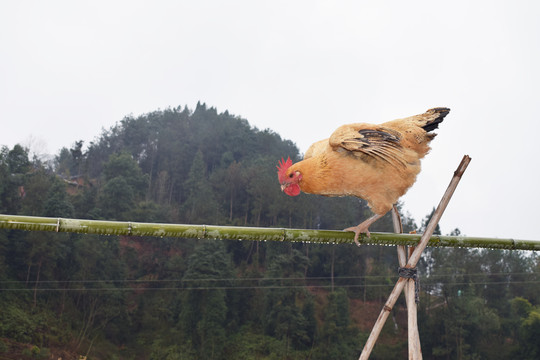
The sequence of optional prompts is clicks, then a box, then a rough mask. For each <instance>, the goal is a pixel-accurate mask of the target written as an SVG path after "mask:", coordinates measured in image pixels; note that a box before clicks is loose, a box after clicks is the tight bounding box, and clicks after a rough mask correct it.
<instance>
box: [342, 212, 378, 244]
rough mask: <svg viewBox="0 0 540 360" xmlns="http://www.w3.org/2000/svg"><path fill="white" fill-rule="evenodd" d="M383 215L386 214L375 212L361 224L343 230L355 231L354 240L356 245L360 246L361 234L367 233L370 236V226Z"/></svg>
mask: <svg viewBox="0 0 540 360" xmlns="http://www.w3.org/2000/svg"><path fill="white" fill-rule="evenodd" d="M383 216H384V214H383V215H379V214H375V215H373V216H372V217H370V218H369V219H367V220H366V221H364V222H362V223H361V224H358V225H356V226H353V227H349V228H346V229H344V230H343V231H352V232H354V242H355V243H356V245H358V246H360V242H359V241H358V237H359V236H360V234H366V235H367V236H368V237H370V236H371V234H370V233H369V230H368V228H369V227H370V225H371V224H373V223H374V222H375V221H377V220H379V219H380V218H382V217H383Z"/></svg>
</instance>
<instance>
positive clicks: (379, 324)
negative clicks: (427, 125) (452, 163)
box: [359, 155, 471, 360]
mask: <svg viewBox="0 0 540 360" xmlns="http://www.w3.org/2000/svg"><path fill="white" fill-rule="evenodd" d="M470 162H471V158H470V157H469V156H467V155H465V156H464V157H463V160H461V163H460V164H459V166H458V168H457V170H456V171H455V172H454V176H453V177H452V180H451V181H450V184H449V185H448V188H447V189H446V192H445V193H444V195H443V197H442V199H441V201H440V203H439V206H438V207H437V209H436V210H435V212H434V213H433V216H432V217H431V220H430V221H429V223H428V225H427V227H426V231H425V232H424V234H423V235H422V238H421V239H420V242H419V243H418V246H417V247H416V249H415V250H414V251H413V253H412V254H411V256H410V257H409V260H408V261H407V264H406V265H405V266H404V267H406V268H411V269H412V268H414V267H416V264H417V263H418V261H419V260H420V256H421V255H422V252H423V251H424V249H425V248H426V246H427V244H428V241H429V238H430V237H431V235H432V234H433V232H434V231H435V228H436V227H437V224H438V223H439V221H440V220H441V217H442V214H443V213H444V210H445V209H446V206H447V205H448V202H449V201H450V199H451V198H452V195H453V194H454V191H455V190H456V187H457V185H458V183H459V181H460V180H461V177H462V176H463V173H464V172H465V170H466V169H467V166H468V165H469V163H470ZM408 280H409V279H406V278H402V277H400V278H399V279H398V281H397V282H396V285H395V286H394V289H393V290H392V292H391V293H390V295H389V296H388V300H387V301H386V303H385V304H384V306H383V309H382V310H381V313H380V314H379V317H378V318H377V321H376V322H375V325H374V326H373V329H372V330H371V334H370V335H369V338H368V339H367V341H366V344H365V345H364V349H363V350H362V353H361V354H360V357H359V360H367V359H368V358H369V355H370V354H371V351H372V350H373V347H374V346H375V342H376V341H377V338H378V337H379V334H380V333H381V330H382V328H383V326H384V323H385V322H386V319H387V318H388V315H389V314H390V311H392V307H393V306H394V304H395V303H396V301H397V299H398V297H399V294H400V293H401V291H402V290H403V288H404V287H405V283H406V282H407V281H408Z"/></svg>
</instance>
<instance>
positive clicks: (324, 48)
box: [0, 0, 540, 239]
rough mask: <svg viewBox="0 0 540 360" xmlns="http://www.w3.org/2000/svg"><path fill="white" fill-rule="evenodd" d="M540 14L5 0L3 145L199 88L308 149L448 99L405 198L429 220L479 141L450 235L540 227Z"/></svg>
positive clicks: (533, 233) (213, 102)
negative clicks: (352, 126) (349, 127)
mask: <svg viewBox="0 0 540 360" xmlns="http://www.w3.org/2000/svg"><path fill="white" fill-rule="evenodd" d="M539 19H540V2H538V1H520V0H513V1H493V0H491V1H470V0H467V1H445V2H440V1H369V2H368V1H358V0H356V1H316V0H310V1H291V0H288V1H276V0H274V1H253V0H249V1H235V0H229V1H218V0H215V1H203V0H197V1H134V0H130V1H96V0H94V1H88V2H84V3H83V2H80V1H9V2H8V1H3V2H2V3H1V4H0V119H1V123H2V130H1V131H0V145H7V146H9V147H10V148H11V147H12V146H13V145H14V144H15V143H22V144H24V145H25V146H30V148H31V150H32V151H35V152H37V153H40V154H43V153H49V154H56V153H57V152H58V150H59V149H60V148H62V147H64V146H65V147H70V146H71V145H72V144H73V143H74V142H75V141H76V140H79V139H82V140H85V141H86V142H89V141H91V140H93V139H94V138H96V137H97V136H99V134H100V133H101V129H102V128H105V129H108V128H110V127H111V126H113V125H114V124H115V123H116V122H117V121H119V120H121V119H122V118H123V117H125V116H126V115H129V114H132V115H134V116H137V115H140V114H143V113H146V112H150V111H154V110H157V109H166V108H168V107H176V106H178V105H182V106H185V105H187V106H188V107H189V108H191V109H193V108H194V107H195V105H196V103H197V101H199V100H200V101H201V102H205V103H206V104H207V105H208V106H213V107H216V108H217V110H218V112H223V111H225V110H228V111H229V112H230V113H232V114H235V115H238V116H241V117H243V118H245V119H247V120H248V121H249V122H250V123H251V124H252V125H253V126H256V127H258V128H259V129H265V128H270V129H272V130H274V131H275V132H277V133H279V134H280V135H281V136H282V137H283V138H286V139H290V140H292V141H293V142H295V143H296V144H297V145H298V147H299V148H300V150H301V151H302V152H304V151H305V150H307V148H308V146H309V145H310V144H311V143H312V142H314V141H316V140H320V139H323V138H326V137H328V136H329V135H330V134H331V133H332V132H333V131H334V129H336V128H337V127H338V126H339V125H342V124H345V123H352V122H373V123H378V122H384V121H387V120H392V119H395V118H401V117H405V116H409V115H414V114H418V113H422V112H424V111H425V110H427V109H428V108H431V107H436V106H446V107H449V108H451V109H452V111H451V113H450V114H449V115H448V116H447V118H446V120H445V122H444V123H443V124H442V125H441V126H440V129H439V130H438V133H439V135H438V136H437V138H435V140H434V141H433V142H432V148H433V150H432V152H431V153H430V154H429V155H428V156H427V157H426V159H425V160H424V161H423V170H422V173H421V174H420V175H419V177H418V181H417V183H416V184H415V185H414V186H413V188H411V190H409V192H408V193H407V194H406V195H405V196H404V197H403V201H404V202H405V209H406V210H407V211H409V212H410V213H411V215H412V216H413V217H414V218H416V219H417V221H418V222H420V220H421V218H423V217H424V216H425V215H426V214H427V213H429V212H430V211H431V209H432V208H433V207H434V206H436V205H437V204H438V202H439V200H440V198H441V196H442V194H443V193H444V191H445V189H446V187H447V185H448V183H449V181H450V178H451V176H452V173H453V171H454V170H455V169H456V167H457V165H458V164H459V162H460V160H461V158H462V156H463V155H464V154H468V155H470V156H471V157H472V162H471V164H470V166H469V168H468V170H467V171H466V173H465V175H464V177H463V179H462V181H461V183H460V184H459V186H458V188H457V190H456V193H455V195H454V198H453V199H452V201H451V202H450V205H449V206H448V208H447V211H446V213H445V214H444V216H443V219H442V221H441V228H442V231H443V233H448V232H450V231H451V230H452V229H453V228H456V227H458V228H460V229H461V231H462V233H464V234H465V235H468V236H487V237H499V238H508V237H511V238H516V239H540V234H539V230H538V229H537V228H536V221H538V217H539V215H538V213H537V210H538V206H539V204H538V203H539V200H540V190H539V188H540V160H539V158H538V156H539V155H540V144H539V140H538V136H539V135H538V134H539V131H540V115H539V113H540V112H539V109H538V108H537V106H539V105H540V101H539V100H540V91H539V86H540V85H539V84H540V21H539ZM276 162H277V159H276ZM276 186H279V185H278V184H277V180H276ZM351 225H353V224H351Z"/></svg>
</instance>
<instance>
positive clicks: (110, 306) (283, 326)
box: [0, 103, 540, 360]
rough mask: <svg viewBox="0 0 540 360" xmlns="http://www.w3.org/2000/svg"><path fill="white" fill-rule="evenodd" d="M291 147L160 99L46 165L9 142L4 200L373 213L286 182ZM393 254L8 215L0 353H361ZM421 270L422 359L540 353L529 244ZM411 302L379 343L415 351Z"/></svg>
mask: <svg viewBox="0 0 540 360" xmlns="http://www.w3.org/2000/svg"><path fill="white" fill-rule="evenodd" d="M287 156H290V157H291V158H292V159H293V160H298V158H299V157H300V154H299V151H298V149H297V148H296V146H295V145H294V144H293V143H292V142H291V141H288V140H283V139H282V138H281V137H280V136H279V135H278V134H276V133H274V132H272V131H271V130H259V129H256V128H253V127H251V126H250V124H249V123H248V122H247V121H246V120H245V119H242V118H240V117H237V116H233V115H231V114H229V113H228V112H224V113H218V112H217V111H216V110H215V109H214V108H208V107H207V106H206V105H205V104H200V103H199V104H197V106H196V108H195V109H194V110H190V109H188V108H182V107H178V108H174V109H167V110H163V111H155V112H152V113H148V114H145V115H142V116H138V117H126V118H125V119H123V120H122V121H120V122H119V123H118V124H116V125H115V126H114V127H112V128H111V129H109V130H107V131H104V132H103V133H102V134H101V135H100V136H99V137H98V138H96V140H95V141H94V142H92V143H90V144H84V143H83V142H82V141H78V142H75V143H74V144H73V145H72V146H70V147H69V148H67V147H66V148H64V149H62V150H61V151H60V153H59V154H58V155H57V156H56V158H55V161H54V164H47V163H42V162H41V161H40V160H39V159H29V158H28V149H25V148H23V147H21V146H19V145H17V146H15V147H14V148H13V149H8V148H6V147H3V148H2V150H1V151H0V212H1V213H5V214H25V215H35V216H54V217H76V218H87V219H107V220H131V221H144V222H167V223H198V224H201V223H205V224H230V225H242V226H244V225H246V226H264V227H275V226H279V227H297V228H321V229H343V228H345V227H348V226H351V225H355V224H358V223H359V222H360V221H361V220H362V219H363V218H364V217H366V216H369V214H370V213H369V211H368V209H367V207H366V205H365V203H364V202H363V201H359V200H358V199H354V198H326V197H321V196H309V195H305V194H302V195H301V196H298V197H294V198H292V197H289V196H286V195H284V194H283V193H281V191H280V187H279V184H278V181H277V176H276V165H277V162H278V160H279V159H281V158H282V157H285V158H286V157H287ZM428 218H429V216H427V217H426V219H424V221H423V223H422V224H420V226H417V225H416V224H415V223H414V221H413V220H412V219H410V218H409V217H407V216H405V217H404V223H405V230H406V231H411V230H418V231H422V228H423V226H424V224H425V223H426V221H427V219H428ZM389 220H390V219H388V218H385V219H383V220H381V221H379V222H378V223H376V224H375V226H373V227H372V230H374V231H391V225H390V221H389ZM457 232H459V230H457V229H456V230H454V233H457ZM396 262H397V261H396V254H395V249H394V248H392V247H375V246H365V247H361V248H358V247H356V246H354V245H342V246H330V245H313V244H288V243H270V242H268V243H266V242H264V243H258V242H249V241H211V240H206V241H201V240H192V239H167V238H163V239H155V238H127V237H110V236H90V235H80V234H51V233H38V232H21V231H5V230H2V231H0V289H1V290H2V291H0V358H2V357H3V356H4V355H5V356H4V357H6V358H21V359H26V358H28V359H30V358H40V357H41V358H47V357H50V356H51V355H52V356H57V357H59V356H62V357H63V358H73V357H75V356H77V355H78V354H83V355H84V354H89V358H90V359H115V358H116V359H170V360H172V359H244V358H245V359H338V358H340V359H341V358H342V359H345V358H355V357H357V356H358V354H359V353H360V350H361V348H362V346H363V343H364V341H365V339H366V337H367V334H368V332H369V330H370V326H371V325H372V324H373V322H374V321H375V318H376V316H377V314H378V312H379V310H380V308H381V306H382V304H383V303H384V300H385V296H386V295H388V294H389V292H390V289H391V286H392V284H393V282H394V281H395V279H396V273H395V269H396V265H397V264H396ZM420 267H421V273H422V275H423V278H422V279H423V280H422V284H423V286H422V291H421V305H420V307H419V328H420V332H421V338H422V346H423V353H424V358H426V359H447V358H463V359H465V358H478V359H481V358H489V359H507V358H523V359H529V358H530V359H532V358H537V357H536V355H537V354H540V341H539V340H538V339H540V336H538V334H540V309H539V305H540V285H539V281H538V272H539V271H540V268H539V265H538V259H537V258H536V257H535V256H534V255H532V254H526V253H522V252H503V251H478V250H464V249H428V251H427V252H426V256H425V257H424V259H423V261H422V263H421V266H420ZM404 315H405V312H404V310H403V304H402V303H398V305H397V306H396V308H395V310H394V312H393V316H392V320H391V321H389V323H388V325H387V326H386V327H385V329H384V330H383V336H382V339H381V341H380V343H379V344H378V345H377V347H376V348H375V352H374V354H373V356H374V358H377V359H394V358H398V357H401V358H402V357H405V356H406V339H407V337H406V332H405V330H406V325H405V319H404Z"/></svg>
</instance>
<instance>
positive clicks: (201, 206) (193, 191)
mask: <svg viewBox="0 0 540 360" xmlns="http://www.w3.org/2000/svg"><path fill="white" fill-rule="evenodd" d="M184 188H185V189H186V193H187V198H186V201H185V202H184V204H183V205H182V208H183V210H184V212H185V218H186V220H187V222H188V223H201V222H211V223H212V222H213V223H215V222H218V221H219V220H220V218H221V214H220V209H219V206H218V203H217V201H216V199H215V197H214V193H213V190H212V186H211V184H210V182H209V181H208V178H207V176H206V165H205V163H204V159H203V154H202V152H201V151H200V150H199V151H197V154H196V155H195V157H194V158H193V164H192V165H191V169H190V170H189V174H188V178H187V180H186V181H185V183H184Z"/></svg>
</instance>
